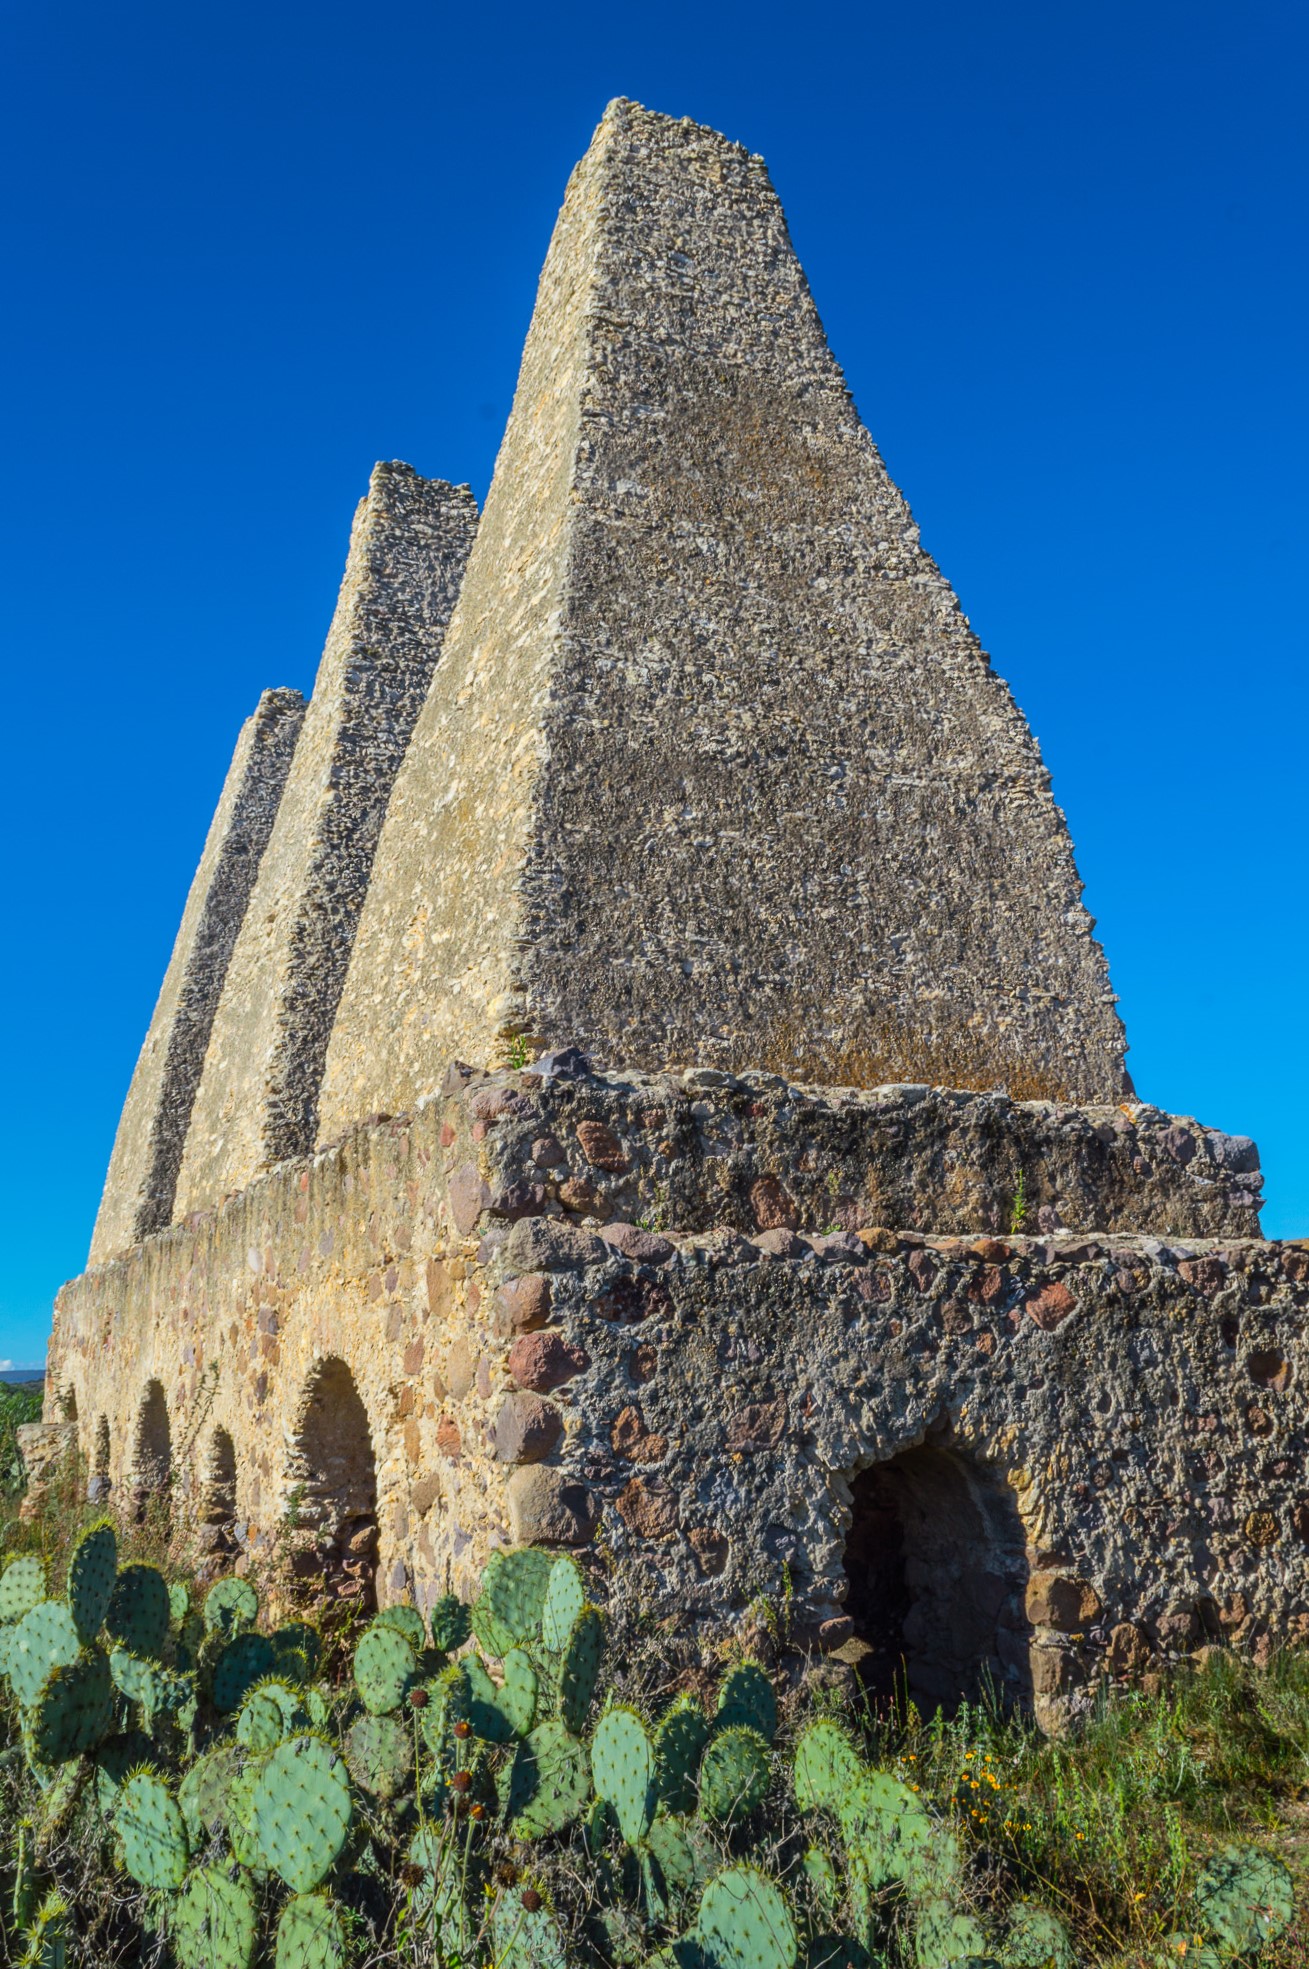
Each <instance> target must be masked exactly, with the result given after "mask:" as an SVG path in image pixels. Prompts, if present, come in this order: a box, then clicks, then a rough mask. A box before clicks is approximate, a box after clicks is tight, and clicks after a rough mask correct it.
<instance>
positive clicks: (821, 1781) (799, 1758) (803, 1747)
mask: <svg viewBox="0 0 1309 1969" xmlns="http://www.w3.org/2000/svg"><path fill="white" fill-rule="evenodd" d="M863 1768H864V1767H863V1760H862V1759H861V1757H860V1755H859V1752H858V1751H857V1750H856V1749H855V1747H854V1744H853V1743H852V1742H851V1741H850V1738H849V1737H848V1736H847V1735H846V1733H845V1731H844V1730H843V1729H842V1728H841V1726H840V1724H839V1723H832V1722H828V1721H826V1720H824V1721H822V1722H819V1723H811V1724H810V1725H809V1727H808V1729H807V1730H804V1731H803V1732H802V1733H801V1736H800V1741H799V1742H798V1743H797V1744H796V1747H795V1771H794V1779H795V1802H796V1804H797V1805H798V1806H799V1807H800V1810H801V1811H802V1812H814V1811H820V1810H821V1811H825V1812H836V1811H837V1810H838V1809H839V1807H840V1804H841V1800H842V1799H843V1798H844V1797H845V1794H846V1792H847V1791H848V1790H849V1788H850V1786H851V1785H852V1784H853V1783H854V1782H855V1780H856V1779H857V1778H858V1777H859V1776H860V1775H861V1773H862V1771H863Z"/></svg>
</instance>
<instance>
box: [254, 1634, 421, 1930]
mask: <svg viewBox="0 0 1309 1969" xmlns="http://www.w3.org/2000/svg"><path fill="white" fill-rule="evenodd" d="M396 1638H397V1639H399V1636H397V1637H396ZM352 1816H353V1807H352V1805H351V1801H350V1780H349V1777H348V1776H347V1774H346V1768H345V1765H344V1764H343V1763H342V1762H341V1759H340V1758H339V1757H338V1756H337V1754H336V1752H335V1751H334V1750H333V1749H332V1746H331V1745H330V1744H329V1743H325V1742H324V1740H323V1739H322V1738H321V1737H315V1736H299V1737H292V1738H291V1739H290V1741H289V1742H287V1743H284V1744H282V1745H280V1746H279V1748H278V1749H276V1750H275V1751H273V1753H272V1754H271V1756H270V1757H269V1758H268V1761H267V1762H266V1763H265V1765H264V1767H263V1769H262V1770H261V1771H260V1773H259V1776H258V1778H257V1779H256V1781H255V1784H254V1787H253V1789H252V1791H251V1794H250V1808H249V1826H250V1832H251V1836H252V1838H253V1841H254V1844H255V1847H256V1849H257V1850H258V1852H259V1854H260V1857H261V1858H262V1860H263V1863H264V1865H265V1866H267V1868H268V1870H269V1872H270V1873H276V1874H278V1875H279V1876H280V1878H281V1879H283V1880H284V1881H285V1882H286V1884H287V1886H288V1887H289V1888H290V1889H291V1891H292V1892H293V1893H296V1894H308V1893H312V1891H313V1889H314V1888H315V1887H320V1886H321V1885H322V1883H323V1881H324V1880H325V1879H326V1878H327V1875H328V1874H329V1873H330V1872H331V1870H332V1868H333V1867H334V1866H335V1865H336V1862H337V1861H338V1860H339V1859H340V1857H341V1854H342V1852H343V1851H344V1849H345V1842H346V1836H347V1834H348V1832H349V1830H350V1821H351V1818H352Z"/></svg>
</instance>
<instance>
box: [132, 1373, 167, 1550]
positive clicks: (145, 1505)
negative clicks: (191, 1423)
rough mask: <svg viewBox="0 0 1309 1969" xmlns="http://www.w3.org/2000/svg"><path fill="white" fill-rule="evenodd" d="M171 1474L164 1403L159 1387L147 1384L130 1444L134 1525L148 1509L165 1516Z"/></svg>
mask: <svg viewBox="0 0 1309 1969" xmlns="http://www.w3.org/2000/svg"><path fill="white" fill-rule="evenodd" d="M172 1474H173V1436H172V1430H171V1429H170V1427H169V1424H168V1403H167V1402H166V1401H165V1399H164V1391H163V1388H162V1386H161V1385H160V1383H159V1382H158V1381H150V1382H147V1383H146V1390H145V1393H144V1395H143V1396H142V1397H141V1406H140V1408H139V1409H138V1411H137V1417H136V1437H135V1440H134V1442H133V1444H132V1502H133V1504H134V1506H135V1509H136V1515H137V1519H138V1521H139V1520H141V1519H143V1518H144V1517H145V1516H146V1514H147V1512H148V1511H150V1510H152V1509H153V1510H156V1511H159V1510H162V1511H163V1512H164V1514H165V1516H166V1515H167V1510H168V1490H169V1484H170V1483H171V1480H172Z"/></svg>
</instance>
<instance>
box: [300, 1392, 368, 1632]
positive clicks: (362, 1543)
mask: <svg viewBox="0 0 1309 1969" xmlns="http://www.w3.org/2000/svg"><path fill="white" fill-rule="evenodd" d="M289 1476H290V1494H289V1496H288V1499H287V1517H288V1520H289V1521H290V1523H291V1525H292V1526H293V1527H295V1528H296V1531H295V1535H294V1544H293V1549H292V1558H291V1566H292V1572H293V1574H294V1576H295V1577H296V1578H297V1579H298V1580H299V1582H300V1583H301V1584H302V1585H303V1586H304V1587H305V1588H307V1589H309V1590H310V1591H311V1592H315V1593H317V1592H326V1593H327V1594H328V1595H329V1596H330V1597H331V1598H333V1599H336V1600H341V1601H344V1602H347V1603H350V1604H352V1605H353V1606H355V1607H358V1608H360V1609H362V1610H363V1611H365V1612H371V1611H372V1610H373V1609H374V1608H375V1606H376V1604H377V1595H376V1586H375V1573H376V1568H377V1466H376V1461H375V1458H374V1455H373V1437H372V1431H371V1430H370V1428H369V1426H368V1412H367V1410H366V1409H365V1407H364V1405H363V1402H362V1400H361V1399H360V1395H359V1390H358V1389H357V1388H356V1386H355V1381H354V1376H353V1375H352V1374H351V1372H350V1370H349V1368H348V1367H347V1366H346V1364H345V1362H344V1361H343V1360H338V1359H336V1358H335V1357H332V1358H329V1359H328V1360H325V1361H322V1362H320V1363H319V1365H318V1366H317V1367H316V1368H315V1369H314V1371H313V1373H312V1375H311V1376H310V1378H309V1383H308V1386H307V1387H306V1389H305V1395H304V1401H303V1403H302V1406H301V1409H300V1416H299V1420H298V1422H297V1425H296V1433H295V1443H294V1447H293V1450H292V1454H291V1460H290V1469H289Z"/></svg>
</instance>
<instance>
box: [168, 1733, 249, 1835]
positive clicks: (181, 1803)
mask: <svg viewBox="0 0 1309 1969" xmlns="http://www.w3.org/2000/svg"><path fill="white" fill-rule="evenodd" d="M240 1768H241V1753H240V1751H239V1750H238V1749H237V1747H236V1745H235V1744H231V1743H218V1744H215V1745H214V1747H213V1749H212V1750H207V1751H206V1752H205V1754H204V1756H203V1757H197V1759H196V1761H195V1763H194V1764H192V1765H191V1767H190V1769H189V1770H188V1771H187V1773H186V1775H185V1777H184V1778H183V1779H182V1781H181V1783H180V1784H179V1785H178V1787H177V1806H178V1810H179V1811H180V1812H181V1814H182V1817H183V1819H185V1821H186V1830H187V1835H188V1837H189V1838H190V1841H191V1845H192V1847H193V1848H196V1847H201V1846H203V1845H204V1844H205V1843H206V1841H208V1840H209V1839H211V1838H212V1837H213V1835H214V1834H215V1833H216V1832H218V1831H219V1830H220V1829H221V1828H222V1827H223V1826H224V1825H226V1823H227V1812H228V1794H229V1792H230V1791H231V1788H232V1785H233V1783H234V1781H235V1779H236V1776H237V1773H238V1772H239V1770H240Z"/></svg>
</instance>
